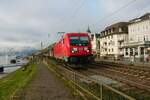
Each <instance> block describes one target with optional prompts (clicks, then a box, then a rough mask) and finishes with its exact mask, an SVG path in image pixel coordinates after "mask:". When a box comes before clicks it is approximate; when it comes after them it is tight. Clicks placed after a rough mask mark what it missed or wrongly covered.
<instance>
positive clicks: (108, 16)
mask: <svg viewBox="0 0 150 100" xmlns="http://www.w3.org/2000/svg"><path fill="white" fill-rule="evenodd" d="M136 1H138V0H131V1H130V2H128V3H126V4H125V5H123V6H122V7H120V8H119V9H117V10H115V11H114V12H112V13H110V14H108V15H106V16H104V17H103V18H101V19H99V20H98V21H97V22H96V23H95V24H93V26H95V27H96V26H97V25H98V24H99V22H102V21H104V20H106V19H108V18H110V17H111V16H113V15H115V14H116V13H118V12H120V11H121V10H122V9H125V8H127V7H129V6H130V5H131V4H133V3H135V2H136Z"/></svg>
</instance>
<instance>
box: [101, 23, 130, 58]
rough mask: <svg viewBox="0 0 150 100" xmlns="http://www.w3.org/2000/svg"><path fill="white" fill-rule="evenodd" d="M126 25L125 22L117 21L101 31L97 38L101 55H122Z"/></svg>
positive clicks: (125, 38)
mask: <svg viewBox="0 0 150 100" xmlns="http://www.w3.org/2000/svg"><path fill="white" fill-rule="evenodd" d="M127 25H128V23H127V22H119V23H116V24H113V25H111V26H109V27H106V28H105V30H103V31H102V32H101V34H100V38H99V39H100V54H101V56H103V57H109V58H113V59H118V58H119V57H122V56H123V46H124V45H125V41H127V37H128V36H127V35H128V29H127Z"/></svg>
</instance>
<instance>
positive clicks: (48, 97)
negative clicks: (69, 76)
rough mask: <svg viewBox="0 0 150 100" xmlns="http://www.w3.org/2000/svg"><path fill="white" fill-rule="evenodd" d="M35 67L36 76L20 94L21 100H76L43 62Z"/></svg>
mask: <svg viewBox="0 0 150 100" xmlns="http://www.w3.org/2000/svg"><path fill="white" fill-rule="evenodd" d="M37 67H38V71H37V74H36V76H35V77H34V79H33V80H32V81H31V82H30V83H29V84H28V86H27V87H26V88H25V90H24V93H23V94H22V95H21V98H22V100H77V99H76V98H75V97H74V96H73V95H72V94H71V93H70V90H69V88H67V87H66V86H65V85H64V84H63V82H62V81H60V80H59V79H58V78H57V77H56V76H55V75H54V74H53V73H52V72H51V71H49V70H48V68H47V67H46V66H45V65H44V64H41V63H40V64H38V65H37Z"/></svg>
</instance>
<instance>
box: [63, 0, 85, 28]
mask: <svg viewBox="0 0 150 100" xmlns="http://www.w3.org/2000/svg"><path fill="white" fill-rule="evenodd" d="M85 1H86V0H82V1H81V2H80V3H79V6H78V7H77V8H76V9H75V10H74V13H73V14H72V15H71V16H70V17H69V18H68V19H67V22H66V23H65V24H64V27H66V25H67V24H70V23H71V19H73V18H74V17H75V16H76V15H77V13H78V12H79V10H80V9H81V8H82V7H83V5H84V3H85Z"/></svg>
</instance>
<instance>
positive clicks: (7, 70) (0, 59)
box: [0, 56, 27, 78]
mask: <svg viewBox="0 0 150 100" xmlns="http://www.w3.org/2000/svg"><path fill="white" fill-rule="evenodd" d="M13 58H14V57H7V60H6V57H5V56H0V66H2V65H7V64H10V60H11V59H13ZM22 62H24V63H25V62H27V61H22ZM20 67H21V66H16V67H8V68H4V72H3V73H0V78H2V77H4V76H6V75H7V74H9V73H11V72H13V71H16V70H17V69H18V68H20Z"/></svg>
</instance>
